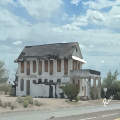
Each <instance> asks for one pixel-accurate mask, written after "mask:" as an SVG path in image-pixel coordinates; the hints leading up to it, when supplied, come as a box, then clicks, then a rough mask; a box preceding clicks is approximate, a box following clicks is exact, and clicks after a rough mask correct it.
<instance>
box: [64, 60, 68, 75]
mask: <svg viewBox="0 0 120 120" xmlns="http://www.w3.org/2000/svg"><path fill="white" fill-rule="evenodd" d="M67 74H68V59H64V75H67Z"/></svg>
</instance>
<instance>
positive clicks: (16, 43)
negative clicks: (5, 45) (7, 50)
mask: <svg viewBox="0 0 120 120" xmlns="http://www.w3.org/2000/svg"><path fill="white" fill-rule="evenodd" d="M13 44H14V45H20V44H22V41H15V42H13Z"/></svg>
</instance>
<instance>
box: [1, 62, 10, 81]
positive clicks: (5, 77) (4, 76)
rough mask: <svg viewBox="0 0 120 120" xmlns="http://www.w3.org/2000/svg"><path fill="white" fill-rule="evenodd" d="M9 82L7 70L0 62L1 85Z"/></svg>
mask: <svg viewBox="0 0 120 120" xmlns="http://www.w3.org/2000/svg"><path fill="white" fill-rule="evenodd" d="M7 80H8V75H7V70H6V69H5V67H4V62H2V61H0V83H5V82H6V81H7Z"/></svg>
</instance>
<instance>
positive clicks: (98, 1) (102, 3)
mask: <svg viewBox="0 0 120 120" xmlns="http://www.w3.org/2000/svg"><path fill="white" fill-rule="evenodd" d="M83 4H84V5H88V6H89V8H90V9H97V10H100V9H102V8H106V7H111V6H114V5H120V1H119V0H114V1H111V0H95V1H87V2H83Z"/></svg>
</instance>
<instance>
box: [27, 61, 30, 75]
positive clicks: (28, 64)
mask: <svg viewBox="0 0 120 120" xmlns="http://www.w3.org/2000/svg"><path fill="white" fill-rule="evenodd" d="M27 75H30V62H29V61H27Z"/></svg>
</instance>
